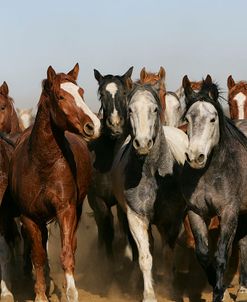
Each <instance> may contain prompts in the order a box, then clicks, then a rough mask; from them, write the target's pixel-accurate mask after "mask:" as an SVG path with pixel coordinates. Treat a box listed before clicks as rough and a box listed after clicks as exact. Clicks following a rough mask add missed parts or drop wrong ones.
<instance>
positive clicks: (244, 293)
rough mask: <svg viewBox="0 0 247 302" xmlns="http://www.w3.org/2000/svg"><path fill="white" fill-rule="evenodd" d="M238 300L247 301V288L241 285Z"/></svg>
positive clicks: (237, 301) (240, 301)
mask: <svg viewBox="0 0 247 302" xmlns="http://www.w3.org/2000/svg"><path fill="white" fill-rule="evenodd" d="M235 301H236V302H246V301H247V288H246V287H244V286H241V287H240V288H239V290H238V293H237V297H236V300H235Z"/></svg>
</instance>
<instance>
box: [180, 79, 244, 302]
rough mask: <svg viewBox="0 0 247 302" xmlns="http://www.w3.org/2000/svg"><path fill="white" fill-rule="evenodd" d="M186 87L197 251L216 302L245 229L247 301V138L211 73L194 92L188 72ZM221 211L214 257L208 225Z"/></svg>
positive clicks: (188, 173) (189, 195) (186, 174)
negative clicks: (246, 215) (227, 114)
mask: <svg viewBox="0 0 247 302" xmlns="http://www.w3.org/2000/svg"><path fill="white" fill-rule="evenodd" d="M183 87H184V91H185V95H186V104H187V108H186V115H185V119H186V120H187V122H188V138H189V147H188V151H187V153H186V157H187V163H186V164H185V165H184V168H183V174H182V191H183V195H184V196H185V198H186V202H187V206H188V207H189V219H190V224H191V227H192V231H193V234H194V237H195V243H196V249H195V250H196V255H197V258H198V260H199V262H200V264H201V266H202V267H203V269H204V270H205V272H206V274H207V278H208V281H209V283H210V284H211V285H212V287H213V301H214V302H220V301H222V299H224V301H226V299H227V297H223V296H224V292H225V286H224V284H223V276H224V272H225V270H226V267H227V260H228V257H229V255H230V253H231V249H232V243H233V240H234V237H235V234H236V233H237V234H239V233H240V232H242V235H241V240H240V241H239V244H240V250H241V270H242V271H241V280H240V281H241V284H240V290H239V293H238V297H237V301H246V288H247V273H246V272H247V270H246V269H245V266H246V265H244V259H246V255H245V254H246V245H247V244H246V243H247V241H246V240H247V237H246V231H245V230H246V226H244V225H245V224H246V223H243V219H242V214H243V213H244V212H246V210H247V199H246V196H247V174H246V171H247V138H246V137H245V135H244V134H243V133H242V132H241V131H239V129H238V128H237V127H236V126H235V125H234V124H233V122H232V121H231V120H229V119H228V118H227V117H225V116H224V112H223V109H222V107H221V105H220V103H219V102H218V98H219V91H218V87H217V85H216V84H214V83H213V82H212V79H211V77H210V76H209V75H208V76H207V78H206V79H205V80H204V81H203V83H202V87H201V90H200V91H199V92H195V91H193V89H192V88H191V84H190V81H189V79H188V77H187V76H185V77H184V79H183ZM215 215H217V216H218V217H219V220H220V234H219V238H218V241H217V247H216V251H215V253H214V256H213V257H211V253H210V247H209V243H208V229H207V225H208V223H209V221H210V218H211V217H213V216H215ZM239 215H240V216H239ZM239 217H240V219H239ZM244 295H245V298H244V297H243V296H244ZM228 299H229V297H228Z"/></svg>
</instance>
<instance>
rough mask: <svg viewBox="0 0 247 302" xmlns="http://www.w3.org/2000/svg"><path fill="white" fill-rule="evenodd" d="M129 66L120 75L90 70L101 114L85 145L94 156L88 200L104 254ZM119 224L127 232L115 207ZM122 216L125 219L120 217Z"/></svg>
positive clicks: (108, 239)
mask: <svg viewBox="0 0 247 302" xmlns="http://www.w3.org/2000/svg"><path fill="white" fill-rule="evenodd" d="M132 71H133V67H131V68H130V69H129V70H128V71H127V72H126V73H125V74H124V75H122V76H119V75H105V76H102V75H101V74H100V72H99V71H97V70H94V76H95V78H96V80H97V81H98V84H99V89H98V94H99V99H100V101H101V108H100V111H101V110H102V112H103V118H102V120H101V123H102V130H101V133H102V134H101V136H100V137H99V138H98V139H97V140H95V141H94V142H91V143H90V145H89V149H90V151H91V153H92V156H93V158H94V164H93V181H92V184H91V187H90V189H89V192H88V202H89V205H90V206H91V208H92V209H93V212H94V217H95V220H96V223H97V227H98V244H99V247H104V248H105V249H106V253H107V256H108V257H110V258H112V256H113V249H112V243H113V239H114V224H113V214H112V211H111V208H112V206H114V205H116V204H117V203H116V199H115V197H114V195H113V188H112V179H111V173H110V171H111V167H112V163H113V160H114V155H115V153H116V151H117V149H118V147H119V146H120V145H121V142H122V140H123V139H124V138H125V137H126V115H127V113H126V106H127V94H128V91H129V88H130V87H131V83H132V81H131V74H132ZM118 214H119V218H120V219H121V220H122V223H121V225H122V226H123V227H124V228H125V229H124V231H125V232H128V226H127V219H126V218H125V216H124V215H123V213H122V212H121V210H120V209H119V208H118ZM124 220H125V221H124Z"/></svg>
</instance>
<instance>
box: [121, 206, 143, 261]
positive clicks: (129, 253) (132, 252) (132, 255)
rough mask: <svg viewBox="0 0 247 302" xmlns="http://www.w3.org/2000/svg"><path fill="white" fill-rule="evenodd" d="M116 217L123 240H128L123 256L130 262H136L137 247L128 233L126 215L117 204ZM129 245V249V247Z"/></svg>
mask: <svg viewBox="0 0 247 302" xmlns="http://www.w3.org/2000/svg"><path fill="white" fill-rule="evenodd" d="M117 216H118V221H119V224H120V229H121V230H122V232H123V233H124V236H125V238H124V240H126V239H128V243H126V247H125V256H126V257H128V258H129V259H130V260H132V261H134V262H136V261H137V259H138V250H137V246H136V243H135V240H134V238H133V236H132V234H131V232H130V228H129V223H128V219H127V215H126V213H125V212H124V211H123V210H122V208H121V207H120V206H119V205H118V204H117ZM129 245H130V247H131V248H130V247H129Z"/></svg>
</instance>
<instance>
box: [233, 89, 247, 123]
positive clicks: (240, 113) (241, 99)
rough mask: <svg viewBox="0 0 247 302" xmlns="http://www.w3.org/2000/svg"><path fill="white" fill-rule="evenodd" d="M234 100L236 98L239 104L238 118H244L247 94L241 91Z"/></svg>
mask: <svg viewBox="0 0 247 302" xmlns="http://www.w3.org/2000/svg"><path fill="white" fill-rule="evenodd" d="M234 100H236V102H237V105H238V119H240V120H241V119H244V105H245V101H246V95H245V94H243V93H242V92H239V93H238V94H237V95H236V96H235V97H234Z"/></svg>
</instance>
